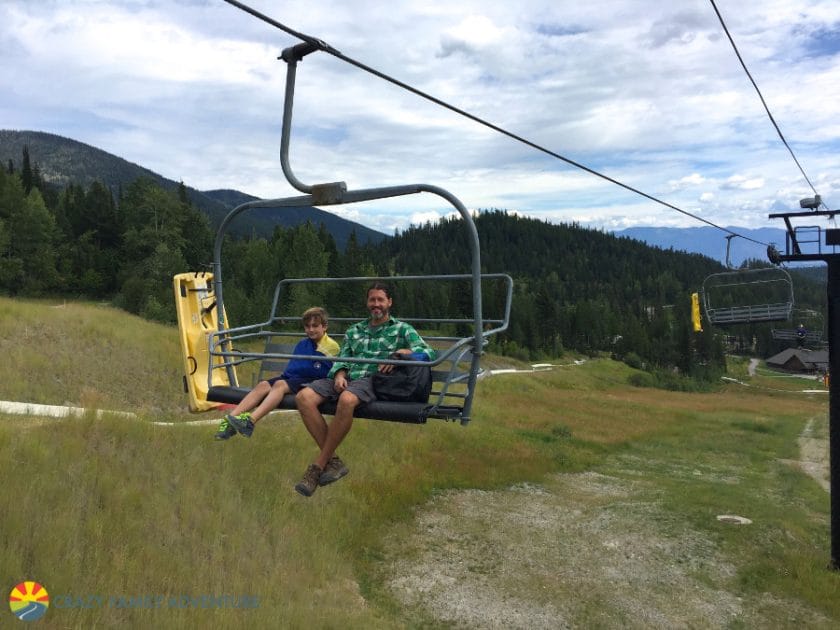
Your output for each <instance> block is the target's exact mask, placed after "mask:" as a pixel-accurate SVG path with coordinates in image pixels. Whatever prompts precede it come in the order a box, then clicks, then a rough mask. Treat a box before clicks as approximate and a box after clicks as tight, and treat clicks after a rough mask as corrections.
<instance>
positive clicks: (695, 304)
mask: <svg viewBox="0 0 840 630" xmlns="http://www.w3.org/2000/svg"><path fill="white" fill-rule="evenodd" d="M691 323H692V324H693V326H694V332H703V323H702V321H701V319H700V294H699V293H692V294H691Z"/></svg>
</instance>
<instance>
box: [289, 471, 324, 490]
mask: <svg viewBox="0 0 840 630" xmlns="http://www.w3.org/2000/svg"><path fill="white" fill-rule="evenodd" d="M322 472H323V471H322V470H321V467H320V466H318V464H309V467H308V468H307V469H306V472H305V473H303V479H301V480H300V481H299V482H298V483H297V485H295V490H297V491H298V492H299V493H300V494H302V495H303V496H305V497H311V496H312V495H313V494H314V492H315V491H316V490H317V489H318V480H319V479H320V477H321V473H322Z"/></svg>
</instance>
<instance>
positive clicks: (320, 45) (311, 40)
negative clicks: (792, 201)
mask: <svg viewBox="0 0 840 630" xmlns="http://www.w3.org/2000/svg"><path fill="white" fill-rule="evenodd" d="M224 1H225V2H227V3H228V4H231V5H233V6H235V7H237V8H239V9H241V10H243V11H245V12H246V13H249V14H251V15H253V16H254V17H256V18H258V19H260V20H262V21H264V22H266V23H267V24H270V25H272V26H274V27H276V28H278V29H280V30H281V31H284V32H286V33H288V34H290V35H292V36H294V37H297V38H298V39H300V40H302V41H304V42H307V43H308V44H310V45H312V46H314V47H316V48H317V49H318V50H322V51H324V52H326V53H328V54H330V55H332V56H333V57H336V58H337V59H341V60H342V61H344V62H346V63H349V64H350V65H353V66H355V67H357V68H359V69H360V70H364V71H365V72H367V73H369V74H372V75H374V76H376V77H379V78H380V79H383V80H384V81H387V82H388V83H392V84H393V85H396V86H398V87H401V88H403V89H404V90H407V91H409V92H411V93H412V94H416V95H417V96H419V97H421V98H424V99H426V100H427V101H431V102H432V103H434V104H436V105H439V106H441V107H443V108H445V109H448V110H450V111H452V112H455V113H456V114H459V115H461V116H464V117H465V118H468V119H470V120H472V121H473V122H477V123H478V124H480V125H483V126H484V127H487V128H489V129H492V130H493V131H496V132H498V133H500V134H502V135H504V136H507V137H508V138H511V139H513V140H516V141H517V142H521V143H522V144H525V145H527V146H529V147H531V148H532V149H536V150H537V151H540V152H542V153H545V154H546V155H550V156H551V157H553V158H556V159H558V160H561V161H562V162H565V163H566V164H569V165H571V166H574V167H575V168H578V169H580V170H582V171H586V172H587V173H589V174H591V175H595V176H596V177H600V178H601V179H603V180H605V181H608V182H610V183H611V184H615V185H616V186H620V187H621V188H624V189H625V190H629V191H630V192H632V193H635V194H637V195H640V196H642V197H644V198H646V199H649V200H650V201H653V202H654V203H658V204H660V205H662V206H665V207H666V208H670V209H671V210H674V211H676V212H679V213H681V214H684V215H685V216H687V217H691V218H692V219H694V220H696V221H700V222H701V223H705V224H706V225H708V226H710V227H713V228H715V229H717V230H721V231H722V232H726V233H727V234H730V235H732V236H737V237H739V238H743V239H744V240H747V241H751V242H753V243H756V244H758V245H764V246H769V244H768V243H765V242H763V241H759V240H756V239H754V238H751V237H749V236H744V235H743V234H738V233H737V232H733V231H732V230H730V229H729V228H725V227H722V226H720V225H717V224H716V223H713V222H712V221H709V220H708V219H704V218H703V217H700V216H697V215H696V214H694V213H692V212H689V211H687V210H683V209H682V208H678V207H677V206H675V205H673V204H671V203H668V202H667V201H663V200H662V199H659V198H657V197H654V196H653V195H650V194H648V193H646V192H644V191H642V190H639V189H638V188H634V187H633V186H630V185H628V184H625V183H623V182H620V181H618V180H617V179H614V178H612V177H610V176H609V175H605V174H603V173H600V172H598V171H596V170H594V169H592V168H589V167H588V166H586V165H584V164H581V163H580V162H576V161H575V160H572V159H571V158H567V157H565V156H563V155H560V154H559V153H556V152H555V151H552V150H551V149H548V148H546V147H544V146H542V145H539V144H537V143H536V142H532V141H531V140H528V139H527V138H524V137H522V136H520V135H517V134H515V133H513V132H512V131H508V130H507V129H504V128H502V127H499V126H498V125H495V124H493V123H491V122H489V121H487V120H484V119H483V118H480V117H478V116H476V115H475V114H471V113H469V112H467V111H465V110H463V109H461V108H459V107H456V106H455V105H452V104H450V103H447V102H446V101H443V100H441V99H439V98H437V97H435V96H432V95H431V94H428V93H426V92H423V91H422V90H420V89H418V88H416V87H414V86H412V85H409V84H407V83H404V82H403V81H400V80H399V79H395V78H394V77H391V76H389V75H387V74H385V73H384V72H381V71H379V70H377V69H375V68H371V67H370V66H368V65H366V64H364V63H362V62H360V61H357V60H356V59H353V58H352V57H348V56H347V55H345V54H343V53H341V52H340V51H338V50H336V49H335V48H333V47H332V46H330V45H329V44H327V43H326V42H324V41H323V40H321V39H318V38H317V37H312V36H311V35H307V34H305V33H301V32H299V31H296V30H294V29H292V28H290V27H288V26H286V25H285V24H282V23H281V22H278V21H277V20H274V19H272V18H270V17H268V16H267V15H264V14H263V13H260V12H259V11H257V10H255V9H253V8H251V7H249V6H247V5H245V4H243V3H241V2H239V1H238V0H224Z"/></svg>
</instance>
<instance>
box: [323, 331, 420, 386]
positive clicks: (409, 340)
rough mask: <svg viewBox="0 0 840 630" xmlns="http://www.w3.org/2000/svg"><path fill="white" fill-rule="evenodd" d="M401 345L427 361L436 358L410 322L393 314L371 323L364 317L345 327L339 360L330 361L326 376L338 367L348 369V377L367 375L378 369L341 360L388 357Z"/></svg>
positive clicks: (374, 365) (333, 373)
mask: <svg viewBox="0 0 840 630" xmlns="http://www.w3.org/2000/svg"><path fill="white" fill-rule="evenodd" d="M404 348H408V349H409V350H411V351H412V352H423V353H425V354H426V356H428V357H429V360H433V359H434V358H435V351H434V350H433V349H432V348H431V347H430V346H429V344H427V343H426V342H425V341H423V338H422V337H421V336H420V335H419V334H417V331H416V330H414V326H412V325H411V324H407V323H405V322H401V321H400V320H398V319H395V318H393V317H392V318H390V319H389V320H388V321H387V322H385V323H384V324H380V325H379V326H371V325H370V320H369V319H366V320H365V321H363V322H358V323H356V324H353V325H352V326H350V328H348V329H347V332H346V333H345V335H344V343H342V344H341V351H340V352H339V353H338V357H337V359H338V360H336V361H335V362H334V363H333V366H332V369H331V370H330V374H329V376H330V378H333V377H334V376H335V374H336V372H338V371H339V370H347V378H349V379H350V380H353V379H358V378H364V377H365V376H370V375H371V374H373V373H374V372H375V371H376V369H377V365H376V364H375V363H346V362H342V361H341V359H342V358H346V357H353V358H359V359H387V358H388V357H389V356H390V355H391V354H393V353H394V352H396V351H397V350H402V349H404Z"/></svg>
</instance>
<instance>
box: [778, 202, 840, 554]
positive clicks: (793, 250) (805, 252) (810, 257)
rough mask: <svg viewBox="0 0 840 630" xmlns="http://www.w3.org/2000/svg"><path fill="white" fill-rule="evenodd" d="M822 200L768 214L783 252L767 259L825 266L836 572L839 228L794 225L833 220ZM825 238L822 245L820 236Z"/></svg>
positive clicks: (839, 528)
mask: <svg viewBox="0 0 840 630" xmlns="http://www.w3.org/2000/svg"><path fill="white" fill-rule="evenodd" d="M821 203H822V200H821V199H820V196H819V195H817V196H815V197H813V198H809V199H802V200H801V201H800V202H799V205H800V207H801V208H803V209H804V210H803V211H801V212H784V213H779V214H771V215H770V218H771V219H784V222H785V228H786V230H787V235H786V239H785V241H786V243H785V253H784V254H782V253H781V252H779V251H778V250H777V249H776V248H775V247H773V246H772V245H771V246H770V247H768V248H767V258H768V259H769V260H770V262H772V263H773V264H776V265H778V264H779V263H782V262H824V263H826V265H827V266H828V278H827V291H828V373H829V378H830V380H829V391H828V439H829V473H830V481H831V490H830V492H831V494H830V500H831V565H830V568H832V569H834V570H838V569H840V251H838V250H837V247H838V246H840V229H836V228H833V229H826V230H822V229H821V228H820V227H819V226H814V225H799V226H796V225H794V222H799V221H803V220H805V219H806V218H807V219H810V220H813V219H817V218H820V219H822V218H826V219H829V220H831V219H834V217H835V215H837V214H840V210H818V208H819V206H820V204H821ZM823 234H824V235H825V241H824V242H823V239H822V236H823Z"/></svg>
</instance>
